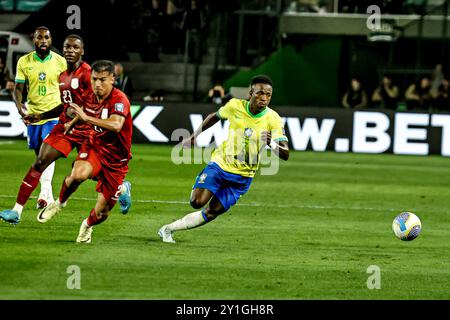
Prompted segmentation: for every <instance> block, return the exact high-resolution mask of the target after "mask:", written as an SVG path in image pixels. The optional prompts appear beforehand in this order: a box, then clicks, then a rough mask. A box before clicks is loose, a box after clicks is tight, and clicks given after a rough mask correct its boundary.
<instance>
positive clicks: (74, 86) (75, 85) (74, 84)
mask: <svg viewBox="0 0 450 320" xmlns="http://www.w3.org/2000/svg"><path fill="white" fill-rule="evenodd" d="M79 86H80V81H79V80H78V78H73V79H72V80H71V81H70V87H71V88H72V89H78V87H79Z"/></svg>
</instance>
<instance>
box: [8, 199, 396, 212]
mask: <svg viewBox="0 0 450 320" xmlns="http://www.w3.org/2000/svg"><path fill="white" fill-rule="evenodd" d="M0 198H16V197H15V196H8V195H0ZM30 198H32V199H36V198H37V197H30ZM70 199H72V200H81V201H96V200H97V199H96V198H83V197H73V198H70ZM133 202H137V203H162V204H183V205H186V204H189V202H188V201H176V200H154V199H146V200H138V199H133ZM236 205H237V206H241V207H255V208H258V207H271V208H300V209H322V210H326V209H340V210H359V211H392V212H396V211H399V210H400V211H401V209H392V208H363V207H345V206H317V205H295V204H270V203H238V204H236ZM400 211H399V212H400Z"/></svg>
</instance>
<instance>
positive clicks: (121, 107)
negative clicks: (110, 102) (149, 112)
mask: <svg viewBox="0 0 450 320" xmlns="http://www.w3.org/2000/svg"><path fill="white" fill-rule="evenodd" d="M114 109H115V110H116V111H118V112H123V110H124V109H125V107H124V105H123V103H116V104H115V105H114Z"/></svg>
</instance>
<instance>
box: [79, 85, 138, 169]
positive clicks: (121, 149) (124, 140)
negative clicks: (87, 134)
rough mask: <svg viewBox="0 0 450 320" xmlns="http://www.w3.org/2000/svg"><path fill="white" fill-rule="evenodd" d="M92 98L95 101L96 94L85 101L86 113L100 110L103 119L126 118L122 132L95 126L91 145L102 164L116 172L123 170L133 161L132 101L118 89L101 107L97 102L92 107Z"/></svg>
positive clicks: (112, 92) (114, 90)
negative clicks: (112, 117)
mask: <svg viewBox="0 0 450 320" xmlns="http://www.w3.org/2000/svg"><path fill="white" fill-rule="evenodd" d="M92 96H93V97H94V99H95V94H94V93H91V97H90V98H89V99H85V102H84V111H85V112H87V111H89V109H91V108H92V109H93V110H99V109H98V106H100V109H101V110H99V111H100V117H99V118H101V119H107V118H109V117H110V116H111V115H113V114H118V115H120V116H123V117H125V123H124V124H123V127H122V129H121V130H120V132H118V133H116V132H112V131H109V130H106V129H103V128H99V127H97V126H94V134H93V135H92V136H91V145H92V146H93V148H94V149H95V151H96V153H97V155H98V157H99V159H100V162H101V163H102V164H103V165H105V166H107V167H109V168H113V169H116V170H121V168H122V167H126V165H127V163H128V160H130V159H131V137H132V134H133V120H132V118H131V112H130V101H129V100H128V98H127V96H126V95H125V93H123V92H122V91H120V90H119V89H117V88H113V90H112V91H111V93H110V95H109V96H108V97H107V98H106V99H105V100H104V101H103V102H102V103H101V104H100V105H99V104H98V102H96V103H95V104H94V105H92V104H91V103H90V102H87V103H86V101H91V100H92Z"/></svg>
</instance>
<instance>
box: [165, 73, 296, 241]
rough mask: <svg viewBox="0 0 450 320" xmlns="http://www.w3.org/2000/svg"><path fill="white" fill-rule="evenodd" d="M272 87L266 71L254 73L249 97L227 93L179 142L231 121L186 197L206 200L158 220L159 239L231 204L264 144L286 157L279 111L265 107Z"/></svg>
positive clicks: (247, 185) (207, 219)
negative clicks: (181, 214) (162, 222)
mask: <svg viewBox="0 0 450 320" xmlns="http://www.w3.org/2000/svg"><path fill="white" fill-rule="evenodd" d="M272 90H273V89H272V80H271V79H270V78H269V77H266V76H256V77H254V78H253V79H252V81H251V84H250V92H249V94H250V100H249V101H247V100H240V99H231V100H230V101H229V102H228V103H227V104H226V105H225V106H223V107H221V108H220V109H219V110H218V111H217V112H214V113H211V114H209V115H208V116H207V117H206V119H205V120H204V121H203V123H202V125H201V126H200V128H199V129H197V130H196V131H195V132H194V133H193V134H192V135H191V136H190V137H189V138H188V139H186V140H184V141H183V144H184V145H186V146H192V145H194V143H195V139H196V138H197V136H198V135H199V134H200V133H202V132H203V131H204V130H207V129H208V128H210V127H211V126H213V125H214V124H215V123H216V122H217V121H219V120H221V119H222V120H225V119H228V121H229V122H230V128H229V133H228V139H227V140H226V141H224V142H223V143H222V144H221V145H220V146H219V147H218V148H217V149H216V150H214V152H213V154H212V156H211V162H210V163H209V164H208V165H207V166H206V167H205V168H204V169H203V171H202V172H200V174H199V175H198V176H197V178H196V180H195V184H194V187H193V190H192V193H191V199H190V203H191V206H192V207H193V208H194V209H200V208H203V207H204V206H205V205H207V206H206V207H205V208H203V209H202V210H200V211H195V212H192V213H189V214H187V215H185V216H184V217H183V218H181V219H179V220H176V221H174V222H172V223H170V224H167V225H164V226H162V227H161V229H159V231H158V235H159V236H160V237H161V239H162V241H164V242H170V243H174V242H175V240H174V239H173V237H172V234H173V233H174V232H175V231H179V230H187V229H192V228H195V227H199V226H201V225H204V224H205V223H207V222H210V221H212V220H214V219H215V218H216V217H217V216H218V215H220V214H222V213H224V212H226V211H227V210H228V209H230V207H231V206H232V205H234V204H236V202H237V201H238V199H239V198H240V197H241V196H242V195H244V194H245V193H246V192H247V191H248V189H249V188H250V184H251V182H252V180H253V177H254V175H255V173H256V170H257V169H258V166H259V161H260V156H261V151H262V150H264V149H265V148H266V147H267V146H270V147H271V148H272V150H273V151H274V152H275V154H276V155H277V156H278V157H279V158H281V159H283V160H288V158H289V147H288V140H287V138H286V136H285V134H284V129H283V122H282V120H281V118H280V116H279V115H278V113H276V112H275V111H274V110H272V109H270V108H269V104H270V100H271V98H272Z"/></svg>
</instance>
